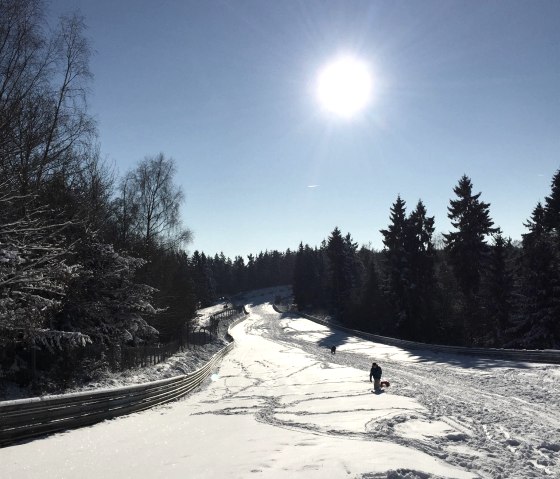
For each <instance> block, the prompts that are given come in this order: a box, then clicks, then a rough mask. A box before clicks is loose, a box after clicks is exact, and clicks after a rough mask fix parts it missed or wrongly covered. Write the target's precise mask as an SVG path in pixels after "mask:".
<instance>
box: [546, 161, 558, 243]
mask: <svg viewBox="0 0 560 479" xmlns="http://www.w3.org/2000/svg"><path fill="white" fill-rule="evenodd" d="M544 225H545V227H546V230H547V231H549V232H550V233H552V234H553V235H554V236H555V237H556V239H557V240H559V242H560V170H558V171H557V172H556V173H555V174H554V176H553V177H552V183H551V192H550V195H549V196H547V197H546V198H545V212H544Z"/></svg>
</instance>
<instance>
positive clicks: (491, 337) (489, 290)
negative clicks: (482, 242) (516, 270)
mask: <svg viewBox="0 0 560 479" xmlns="http://www.w3.org/2000/svg"><path fill="white" fill-rule="evenodd" d="M512 256H513V246H512V244H511V239H509V240H506V239H505V238H504V237H503V236H502V234H501V233H498V234H496V235H495V236H494V244H493V245H492V246H491V249H490V255H489V259H488V270H487V275H486V279H485V309H486V311H487V314H486V318H487V321H486V323H485V324H484V325H483V326H484V327H483V331H482V334H483V338H484V343H485V344H487V345H492V346H495V347H499V346H502V345H503V344H504V341H505V338H504V333H505V331H506V330H507V329H508V328H509V327H511V315H512V301H513V279H514V278H513V273H512V270H511V266H510V263H511V259H512Z"/></svg>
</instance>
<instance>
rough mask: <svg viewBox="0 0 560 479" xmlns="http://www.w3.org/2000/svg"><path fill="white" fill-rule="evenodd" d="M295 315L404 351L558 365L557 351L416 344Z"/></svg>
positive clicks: (309, 316)
mask: <svg viewBox="0 0 560 479" xmlns="http://www.w3.org/2000/svg"><path fill="white" fill-rule="evenodd" d="M273 307H274V309H275V310H276V311H277V312H279V313H287V312H289V311H282V310H281V309H280V308H278V306H277V305H273ZM295 314H297V315H299V316H302V317H304V318H306V319H309V320H310V321H313V322H315V323H318V324H322V325H323V326H328V327H329V328H333V329H340V330H342V331H345V332H348V333H350V334H352V335H353V336H357V337H359V338H362V339H367V340H369V341H375V342H377V343H381V344H387V345H389V346H398V347H400V348H404V349H423V350H427V351H433V352H442V353H453V354H467V355H470V356H479V357H484V358H495V359H508V360H512V361H526V362H533V363H550V364H560V350H557V349H501V348H468V347H463V346H446V345H443V344H428V343H418V342H415V341H406V340H404V339H397V338H390V337H387V336H379V335H377V334H371V333H366V332H364V331H359V330H357V329H350V328H347V327H346V326H342V325H338V324H335V323H331V322H329V321H325V320H323V319H319V318H315V317H313V316H311V315H309V314H305V313H301V312H299V311H298V312H295Z"/></svg>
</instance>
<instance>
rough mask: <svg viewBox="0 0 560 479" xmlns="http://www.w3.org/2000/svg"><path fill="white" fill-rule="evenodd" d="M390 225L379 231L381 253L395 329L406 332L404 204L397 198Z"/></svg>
mask: <svg viewBox="0 0 560 479" xmlns="http://www.w3.org/2000/svg"><path fill="white" fill-rule="evenodd" d="M390 212H391V214H390V224H389V226H388V227H387V229H385V230H381V234H382V235H383V244H384V245H385V248H384V249H383V253H384V256H385V259H386V269H387V276H388V288H389V295H390V297H391V303H392V305H393V308H394V314H395V316H396V318H397V321H396V325H397V328H398V329H400V330H401V331H402V330H406V329H407V327H408V325H407V324H406V323H407V318H408V317H409V301H408V296H407V295H408V290H409V282H410V278H409V265H408V257H407V253H406V230H407V219H406V203H405V201H404V200H403V199H402V198H401V197H400V195H399V196H398V197H397V199H396V201H395V202H394V203H393V205H392V206H391V209H390Z"/></svg>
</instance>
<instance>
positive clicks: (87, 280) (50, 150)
mask: <svg viewBox="0 0 560 479" xmlns="http://www.w3.org/2000/svg"><path fill="white" fill-rule="evenodd" d="M45 13H46V12H45V9H44V4H43V2H42V1H41V0H2V1H0V389H2V384H6V383H5V381H6V380H12V381H16V382H18V383H19V384H21V385H26V384H29V383H31V382H32V383H33V384H34V385H35V386H36V387H37V389H43V390H44V389H45V388H48V387H49V384H50V385H52V386H53V388H54V389H56V388H57V387H58V386H60V385H64V384H69V383H72V382H74V381H80V380H87V379H91V378H92V377H93V376H95V374H96V373H97V372H101V371H106V370H107V369H113V368H120V367H122V366H123V365H122V364H119V362H122V361H121V359H120V358H122V354H120V352H121V350H122V349H123V348H124V347H125V346H126V347H136V346H138V347H139V346H143V345H147V344H153V343H167V342H171V341H177V340H180V341H182V340H183V339H184V337H185V336H186V334H185V333H186V332H187V330H188V328H190V327H191V326H192V318H193V317H194V316H195V312H196V309H197V307H200V306H207V305H209V304H212V302H214V301H215V300H216V299H217V298H218V297H220V296H223V295H226V294H227V295H230V294H235V293H237V292H239V291H242V290H245V289H248V288H257V287H264V286H272V285H275V284H282V283H283V284H286V283H289V282H290V280H291V276H292V272H293V262H294V261H295V255H294V254H293V253H290V252H289V251H287V252H286V253H278V252H276V251H273V252H265V253H260V254H258V255H257V256H252V255H249V257H248V261H247V263H245V261H244V260H243V258H241V257H236V258H235V259H234V260H233V261H231V260H230V259H229V258H225V256H224V255H223V254H221V255H216V256H215V257H213V258H209V257H206V256H205V255H204V253H199V252H195V253H194V254H193V255H192V257H190V256H189V255H188V254H187V252H186V251H185V249H184V248H185V246H186V244H187V243H188V242H189V240H190V237H191V233H190V232H189V230H187V229H186V228H184V227H183V226H182V224H181V221H180V211H179V210H180V207H181V204H182V203H183V192H182V191H181V188H180V187H178V186H177V185H176V184H175V183H174V174H175V164H174V161H173V160H172V159H171V158H168V157H166V156H165V155H164V154H162V153H160V154H157V155H155V156H147V157H146V158H144V159H143V160H141V161H139V163H138V164H137V165H136V167H135V168H133V169H131V170H130V171H128V172H125V173H124V174H123V175H121V176H117V174H116V173H115V172H114V171H113V170H112V169H111V168H110V167H109V166H108V165H107V164H106V163H105V162H103V161H102V160H101V158H100V152H99V146H98V143H97V142H98V135H97V130H96V125H95V121H94V119H93V118H92V117H91V115H90V114H89V113H88V111H87V96H88V92H89V88H90V85H91V79H92V75H91V72H90V70H89V61H90V56H91V46H90V44H89V42H88V40H87V38H86V35H85V33H86V27H85V24H84V21H83V19H82V18H81V17H79V16H77V15H70V16H64V17H62V18H60V20H59V22H58V25H57V26H56V27H55V28H50V27H49V26H48V25H47V24H46V22H45ZM290 263H291V265H292V266H290ZM1 392H2V391H1V390H0V395H1Z"/></svg>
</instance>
